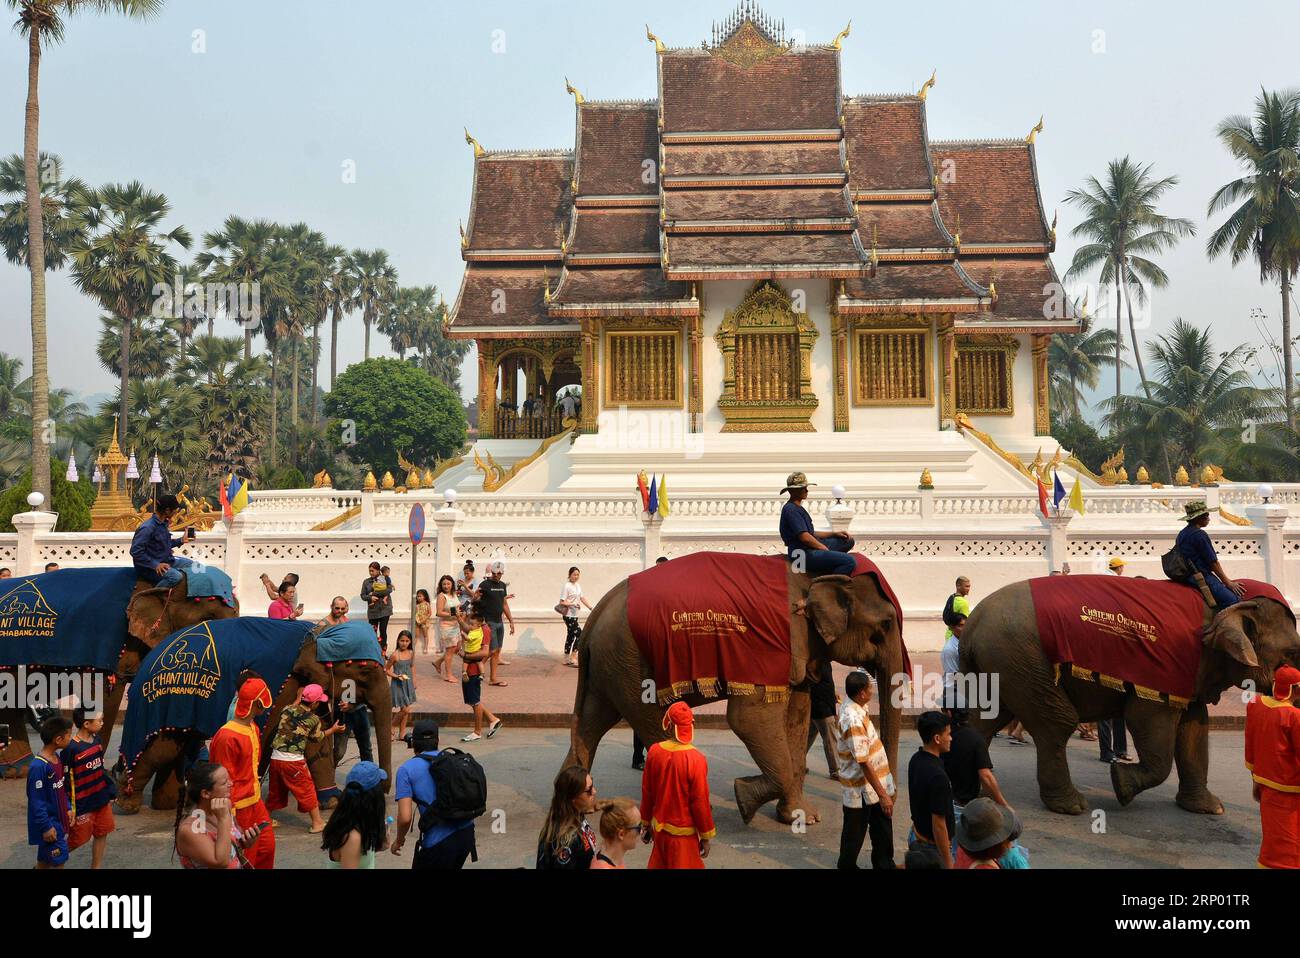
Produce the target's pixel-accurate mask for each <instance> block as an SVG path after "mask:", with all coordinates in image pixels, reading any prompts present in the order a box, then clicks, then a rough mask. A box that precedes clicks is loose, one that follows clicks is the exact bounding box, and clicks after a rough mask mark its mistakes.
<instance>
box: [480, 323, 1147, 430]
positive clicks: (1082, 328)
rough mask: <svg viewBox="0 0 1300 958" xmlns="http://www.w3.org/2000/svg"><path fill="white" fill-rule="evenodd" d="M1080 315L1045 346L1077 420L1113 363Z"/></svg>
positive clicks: (1108, 339)
mask: <svg viewBox="0 0 1300 958" xmlns="http://www.w3.org/2000/svg"><path fill="white" fill-rule="evenodd" d="M1080 313H1081V314H1082V316H1083V319H1082V320H1081V322H1080V323H1079V331H1078V332H1077V333H1058V334H1057V335H1055V336H1053V337H1052V342H1051V344H1050V345H1049V346H1048V347H1047V366H1048V368H1049V369H1050V370H1051V371H1052V388H1051V396H1052V402H1053V404H1055V406H1056V410H1057V413H1058V414H1061V413H1065V412H1069V414H1070V418H1072V419H1078V418H1080V416H1079V405H1080V403H1081V402H1082V401H1083V390H1084V389H1096V388H1097V384H1098V383H1099V382H1100V381H1101V371H1102V369H1103V368H1104V367H1106V366H1110V365H1113V364H1114V362H1115V330H1113V329H1094V328H1093V319H1092V317H1091V316H1089V315H1087V313H1086V311H1084V310H1080ZM1121 362H1122V360H1121ZM458 370H459V367H458Z"/></svg>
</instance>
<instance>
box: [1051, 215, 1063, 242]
mask: <svg viewBox="0 0 1300 958" xmlns="http://www.w3.org/2000/svg"><path fill="white" fill-rule="evenodd" d="M1060 216H1061V211H1060V210H1052V243H1053V244H1055V243H1056V221H1057V220H1058V219H1059V218H1060Z"/></svg>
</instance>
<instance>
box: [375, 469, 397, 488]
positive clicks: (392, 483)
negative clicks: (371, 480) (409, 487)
mask: <svg viewBox="0 0 1300 958" xmlns="http://www.w3.org/2000/svg"><path fill="white" fill-rule="evenodd" d="M379 485H380V486H381V487H382V488H384V489H390V490H391V489H396V488H397V481H396V480H395V479H393V474H392V473H391V472H385V473H384V478H383V479H381V480H380V481H379Z"/></svg>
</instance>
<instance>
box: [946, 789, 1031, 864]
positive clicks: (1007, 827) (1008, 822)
mask: <svg viewBox="0 0 1300 958" xmlns="http://www.w3.org/2000/svg"><path fill="white" fill-rule="evenodd" d="M1019 837H1020V819H1019V818H1017V817H1016V813H1015V812H1013V811H1012V810H1011V809H1009V808H1007V807H1006V806H1005V805H998V804H997V803H996V802H994V801H993V800H992V799H991V798H977V799H975V800H974V801H972V802H969V803H967V805H966V808H965V810H964V811H963V812H962V815H961V818H959V819H958V820H957V847H958V848H960V849H961V850H962V852H964V853H965V854H963V855H959V856H958V857H957V867H958V868H1001V867H1002V866H1001V865H1000V864H998V859H999V858H1001V857H1002V856H1003V855H1005V854H1006V853H1007V852H1009V851H1010V850H1011V844H1012V843H1013V842H1014V841H1015V840H1016V839H1017V838H1019Z"/></svg>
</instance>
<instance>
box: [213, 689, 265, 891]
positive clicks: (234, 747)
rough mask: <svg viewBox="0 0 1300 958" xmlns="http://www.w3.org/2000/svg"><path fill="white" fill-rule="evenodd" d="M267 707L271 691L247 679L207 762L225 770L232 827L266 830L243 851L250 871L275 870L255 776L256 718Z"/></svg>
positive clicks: (258, 739)
mask: <svg viewBox="0 0 1300 958" xmlns="http://www.w3.org/2000/svg"><path fill="white" fill-rule="evenodd" d="M270 707H271V690H270V689H268V688H267V687H266V683H265V682H263V681H262V680H261V679H247V680H246V681H245V682H244V683H243V684H242V685H240V687H239V696H238V698H237V699H236V700H235V717H234V718H233V719H231V720H230V721H229V722H227V723H226V724H225V725H223V726H221V728H220V729H219V730H218V731H217V734H216V735H214V736H213V737H212V743H211V744H210V745H209V746H208V758H209V759H210V760H211V761H213V762H215V763H216V764H218V765H221V766H222V767H224V768H225V770H226V774H228V775H229V776H230V800H231V802H233V803H234V806H235V824H236V825H238V826H239V827H240V828H241V829H242V830H245V831H247V830H249V829H251V828H254V827H255V826H258V825H266V826H268V827H266V828H265V829H264V830H263V831H262V832H261V833H260V834H259V835H258V836H257V841H255V842H254V843H253V844H252V845H250V846H249V847H248V848H247V849H245V851H244V856H245V857H246V858H247V859H248V862H249V864H250V865H252V866H253V867H254V868H261V869H271V868H274V867H275V830H274V829H272V828H270V827H269V825H270V821H271V813H270V812H269V811H267V808H266V805H265V804H264V803H263V802H262V783H261V781H260V779H259V777H258V774H257V768H258V763H259V762H260V761H261V759H262V738H261V735H260V734H259V732H258V728H257V721H256V719H257V717H258V716H259V715H261V714H262V713H263V712H265V711H266V710H267V709H269V708H270Z"/></svg>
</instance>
